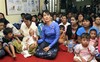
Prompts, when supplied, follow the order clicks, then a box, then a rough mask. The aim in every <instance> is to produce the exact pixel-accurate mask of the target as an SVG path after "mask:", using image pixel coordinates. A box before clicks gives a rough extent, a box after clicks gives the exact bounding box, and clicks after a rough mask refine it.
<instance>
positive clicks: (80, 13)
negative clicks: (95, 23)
mask: <svg viewBox="0 0 100 62" xmlns="http://www.w3.org/2000/svg"><path fill="white" fill-rule="evenodd" d="M79 15H82V16H83V18H84V14H83V13H82V12H80V13H78V14H77V16H76V19H77V20H78V17H79Z"/></svg>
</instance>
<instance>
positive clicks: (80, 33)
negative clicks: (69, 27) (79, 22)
mask: <svg viewBox="0 0 100 62" xmlns="http://www.w3.org/2000/svg"><path fill="white" fill-rule="evenodd" d="M91 29H95V30H96V31H97V34H98V33H99V31H98V29H97V28H95V27H94V26H92V27H91V28H90V29H89V31H88V33H90V30H91ZM83 33H86V30H85V28H84V27H80V28H79V29H78V31H77V35H78V36H81V35H82V34H83Z"/></svg>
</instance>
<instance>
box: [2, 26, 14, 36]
mask: <svg viewBox="0 0 100 62" xmlns="http://www.w3.org/2000/svg"><path fill="white" fill-rule="evenodd" d="M9 33H13V31H12V28H9V27H7V28H5V29H4V30H3V34H4V35H8V34H9Z"/></svg>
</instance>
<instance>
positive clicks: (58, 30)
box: [49, 23, 60, 48]
mask: <svg viewBox="0 0 100 62" xmlns="http://www.w3.org/2000/svg"><path fill="white" fill-rule="evenodd" d="M54 25H55V27H54V29H55V33H56V37H55V39H54V41H53V42H52V43H51V44H50V45H49V48H51V47H52V46H53V45H54V44H56V43H57V41H58V39H59V36H60V29H59V25H58V24H57V23H56V24H54Z"/></svg>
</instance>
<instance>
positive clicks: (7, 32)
mask: <svg viewBox="0 0 100 62" xmlns="http://www.w3.org/2000/svg"><path fill="white" fill-rule="evenodd" d="M12 32H13V31H12V28H5V29H4V30H3V34H4V37H3V38H2V39H3V47H4V49H5V51H6V52H7V53H8V54H9V55H10V56H11V57H13V58H14V59H15V58H16V54H15V49H14V46H13V45H12V41H13V34H12Z"/></svg>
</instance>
